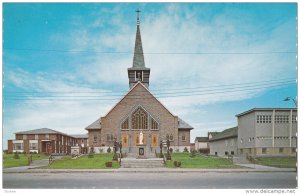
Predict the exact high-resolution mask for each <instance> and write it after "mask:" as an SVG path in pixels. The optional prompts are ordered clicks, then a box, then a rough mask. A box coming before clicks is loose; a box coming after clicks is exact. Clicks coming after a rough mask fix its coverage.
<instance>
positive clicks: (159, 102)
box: [104, 81, 174, 117]
mask: <svg viewBox="0 0 300 194" xmlns="http://www.w3.org/2000/svg"><path fill="white" fill-rule="evenodd" d="M139 84H140V85H141V86H142V87H143V88H144V89H146V90H147V91H148V92H149V94H150V95H151V96H152V97H153V98H154V99H155V100H156V101H157V102H158V103H159V104H161V105H162V106H163V107H164V108H165V109H166V110H167V111H168V112H169V113H170V114H171V115H172V116H174V114H172V113H171V111H169V110H168V109H167V108H166V107H165V106H164V105H163V104H162V103H161V102H160V101H159V100H158V99H157V98H156V97H155V96H153V94H152V93H151V92H150V91H149V90H148V88H146V87H145V86H144V84H142V83H141V82H140V81H138V82H137V83H136V84H135V85H134V86H133V87H132V88H131V89H130V90H129V91H128V92H127V94H126V95H124V97H123V98H122V99H121V100H120V101H119V102H117V103H116V104H115V106H113V107H112V109H110V110H109V111H108V113H106V115H105V116H104V117H106V116H107V115H108V114H109V113H110V112H111V111H112V110H114V108H115V107H116V106H117V105H118V104H120V103H121V102H122V100H124V99H125V97H126V96H128V94H129V93H130V92H131V91H132V90H134V88H135V87H137V86H138V85H139Z"/></svg>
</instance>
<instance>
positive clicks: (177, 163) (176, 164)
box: [173, 161, 181, 167]
mask: <svg viewBox="0 0 300 194" xmlns="http://www.w3.org/2000/svg"><path fill="white" fill-rule="evenodd" d="M173 164H174V166H175V167H181V162H180V161H174V162H173Z"/></svg>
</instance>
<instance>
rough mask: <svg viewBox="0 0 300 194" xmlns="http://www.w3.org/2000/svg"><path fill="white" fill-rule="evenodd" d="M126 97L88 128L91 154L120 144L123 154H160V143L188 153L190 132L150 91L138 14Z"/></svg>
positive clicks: (187, 126) (148, 70) (188, 127)
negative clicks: (186, 150) (142, 147)
mask: <svg viewBox="0 0 300 194" xmlns="http://www.w3.org/2000/svg"><path fill="white" fill-rule="evenodd" d="M127 72H128V79H129V91H128V93H127V94H126V95H125V96H124V97H123V98H122V99H121V100H120V101H119V102H118V103H117V104H116V105H115V106H114V107H113V108H112V109H111V110H110V111H109V112H108V113H107V114H106V115H104V116H102V117H100V118H98V119H97V120H96V121H95V122H93V123H92V124H90V125H89V126H87V127H86V128H85V129H86V130H87V131H88V141H89V147H90V148H91V147H93V150H94V152H96V153H99V152H106V151H107V149H108V148H109V147H110V148H112V147H113V144H114V141H115V140H116V141H118V142H121V143H122V152H127V153H137V151H138V146H139V145H141V144H142V145H144V146H145V152H146V153H154V152H155V151H156V152H159V150H160V142H161V141H162V142H166V140H167V139H169V141H170V148H172V149H173V150H174V151H180V152H182V151H183V150H184V149H188V150H190V131H191V130H192V129H193V127H191V126H190V125H189V124H188V123H186V122H184V121H183V120H182V119H180V118H179V117H178V116H177V115H174V114H173V113H171V112H170V111H169V110H168V109H167V108H166V107H165V106H164V105H163V104H162V103H161V102H160V101H159V100H158V99H157V98H155V97H154V96H153V95H152V94H151V92H150V90H149V84H150V68H147V67H146V66H145V60H144V54H143V47H142V39H141V33H140V20H139V11H137V26H136V38H135V48H134V56H133V64H132V67H130V68H128V69H127Z"/></svg>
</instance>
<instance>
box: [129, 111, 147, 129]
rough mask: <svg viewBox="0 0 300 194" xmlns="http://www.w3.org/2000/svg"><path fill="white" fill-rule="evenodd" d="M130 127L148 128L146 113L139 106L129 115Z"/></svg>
mask: <svg viewBox="0 0 300 194" xmlns="http://www.w3.org/2000/svg"><path fill="white" fill-rule="evenodd" d="M131 123H132V129H148V114H147V112H146V111H144V110H143V109H142V108H141V107H139V108H138V109H136V110H135V111H134V112H133V113H132V116H131Z"/></svg>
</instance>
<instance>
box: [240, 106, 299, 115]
mask: <svg viewBox="0 0 300 194" xmlns="http://www.w3.org/2000/svg"><path fill="white" fill-rule="evenodd" d="M273 110H275V111H276V110H279V111H291V110H293V111H297V108H252V109H250V110H247V111H245V112H242V113H240V114H237V115H235V116H236V117H240V116H243V115H245V114H248V113H251V112H254V111H273Z"/></svg>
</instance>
